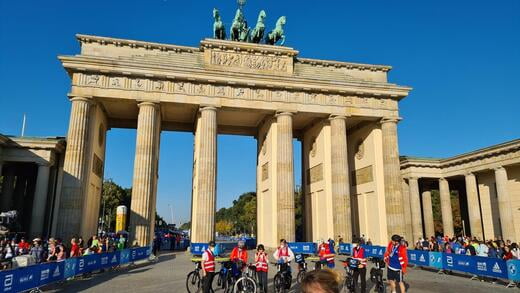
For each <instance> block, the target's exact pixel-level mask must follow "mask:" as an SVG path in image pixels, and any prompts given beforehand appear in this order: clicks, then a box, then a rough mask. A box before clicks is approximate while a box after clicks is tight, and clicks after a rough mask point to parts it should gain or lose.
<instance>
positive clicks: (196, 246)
mask: <svg viewBox="0 0 520 293" xmlns="http://www.w3.org/2000/svg"><path fill="white" fill-rule="evenodd" d="M207 248H208V244H207V243H192V244H191V246H190V252H191V254H193V255H202V253H204V250H206V249H207Z"/></svg>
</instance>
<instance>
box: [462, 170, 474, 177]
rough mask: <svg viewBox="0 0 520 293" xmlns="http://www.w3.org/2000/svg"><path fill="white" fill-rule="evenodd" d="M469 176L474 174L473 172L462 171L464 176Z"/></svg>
mask: <svg viewBox="0 0 520 293" xmlns="http://www.w3.org/2000/svg"><path fill="white" fill-rule="evenodd" d="M470 176H475V173H473V172H469V171H468V172H465V173H464V177H470Z"/></svg>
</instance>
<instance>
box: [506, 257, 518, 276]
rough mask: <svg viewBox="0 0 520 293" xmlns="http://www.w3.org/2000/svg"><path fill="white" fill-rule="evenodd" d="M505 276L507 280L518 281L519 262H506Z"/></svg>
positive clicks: (513, 260)
mask: <svg viewBox="0 0 520 293" xmlns="http://www.w3.org/2000/svg"><path fill="white" fill-rule="evenodd" d="M507 275H508V279H509V280H512V281H520V260H517V259H512V260H508V261H507Z"/></svg>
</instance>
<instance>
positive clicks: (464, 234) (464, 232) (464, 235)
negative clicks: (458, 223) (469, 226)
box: [462, 220, 466, 238]
mask: <svg viewBox="0 0 520 293" xmlns="http://www.w3.org/2000/svg"><path fill="white" fill-rule="evenodd" d="M462 237H464V238H466V225H465V224H464V220H462Z"/></svg>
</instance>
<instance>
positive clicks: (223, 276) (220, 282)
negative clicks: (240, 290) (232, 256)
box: [213, 260, 233, 293]
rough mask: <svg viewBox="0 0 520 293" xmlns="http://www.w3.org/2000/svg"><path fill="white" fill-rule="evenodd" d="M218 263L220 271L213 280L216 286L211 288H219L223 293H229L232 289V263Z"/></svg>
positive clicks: (227, 261)
mask: <svg viewBox="0 0 520 293" xmlns="http://www.w3.org/2000/svg"><path fill="white" fill-rule="evenodd" d="M219 263H220V264H221V265H220V271H219V272H218V273H217V275H216V276H215V278H214V279H213V282H216V284H213V287H214V288H221V289H222V290H223V291H224V293H229V292H231V290H232V289H233V276H232V274H231V267H232V264H233V262H231V261H229V260H226V261H221V262H219ZM215 285H216V286H215Z"/></svg>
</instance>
